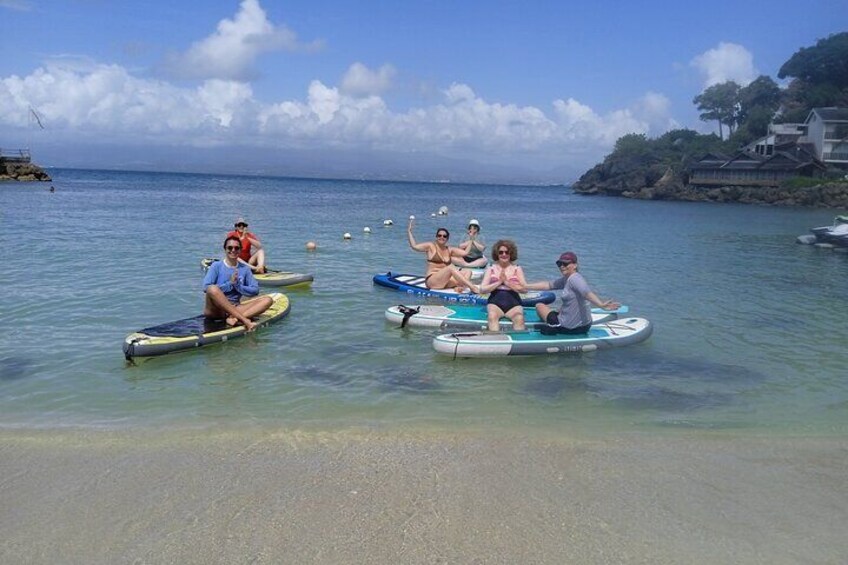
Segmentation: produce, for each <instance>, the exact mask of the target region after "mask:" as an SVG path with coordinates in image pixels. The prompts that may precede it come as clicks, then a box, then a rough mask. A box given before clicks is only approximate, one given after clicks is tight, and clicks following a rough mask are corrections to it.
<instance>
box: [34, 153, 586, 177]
mask: <svg viewBox="0 0 848 565" xmlns="http://www.w3.org/2000/svg"><path fill="white" fill-rule="evenodd" d="M35 151H36V154H35V155H34V156H33V159H34V160H35V161H37V162H38V163H39V164H40V165H42V166H45V167H67V168H90V169H111V170H138V171H172V172H192V173H215V174H250V175H269V176H291V177H306V178H347V179H365V180H405V181H424V182H458V183H462V182H469V183H497V184H566V183H568V182H570V181H571V180H573V179H575V178H577V176H579V174H580V173H581V172H582V171H581V170H580V169H576V168H570V167H560V168H557V169H555V170H547V171H537V170H532V169H530V168H521V167H512V166H508V165H503V164H498V163H480V162H475V161H472V160H467V159H460V158H450V157H443V156H439V155H433V154H426V153H417V152H408V153H405V152H399V151H398V152H391V151H373V150H367V151H366V150H362V151H358V150H340V149H329V150H325V149H320V150H319V149H269V148H252V149H247V148H244V147H236V148H232V147H211V148H196V147H188V148H187V147H179V148H167V147H145V148H143V149H142V148H138V147H131V146H115V145H102V146H98V145H89V146H81V145H74V146H60V145H46V144H45V145H40V146H39V147H38V148H36V149H35Z"/></svg>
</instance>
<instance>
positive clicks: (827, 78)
mask: <svg viewBox="0 0 848 565" xmlns="http://www.w3.org/2000/svg"><path fill="white" fill-rule="evenodd" d="M777 77H778V78H786V77H793V78H796V79H801V80H803V81H804V82H807V83H809V84H821V83H830V84H833V85H834V86H836V87H837V88H839V89H842V88H846V87H848V32H842V33H835V34H833V35H831V36H829V37H827V38H826V39H819V40H818V42H817V43H816V44H815V46H813V47H802V48H801V49H799V50H798V51H796V52H795V54H794V55H792V57H790V58H789V60H788V61H786V62H785V63H783V66H782V67H780V71H779V72H778V73H777Z"/></svg>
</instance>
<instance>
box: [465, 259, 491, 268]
mask: <svg viewBox="0 0 848 565" xmlns="http://www.w3.org/2000/svg"><path fill="white" fill-rule="evenodd" d="M488 264H489V260H488V259H486V258H485V257H478V258H477V259H475V260H473V261H469V262H468V263H467V264H466V265H465V266H466V267H472V268H476V267H485V266H486V265H488Z"/></svg>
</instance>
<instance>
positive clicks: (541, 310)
mask: <svg viewBox="0 0 848 565" xmlns="http://www.w3.org/2000/svg"><path fill="white" fill-rule="evenodd" d="M551 311H552V310H551V307H550V306H548V305H547V304H541V303H540V304H536V313H537V314H538V315H539V319H540V320H542V323H543V324H545V323H547V321H548V314H550V313H551Z"/></svg>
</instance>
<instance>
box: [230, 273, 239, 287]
mask: <svg viewBox="0 0 848 565" xmlns="http://www.w3.org/2000/svg"><path fill="white" fill-rule="evenodd" d="M237 282H238V269H236V270H235V271H234V272H233V274H232V275H230V284H232V285H233V286H236V283H237Z"/></svg>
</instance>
